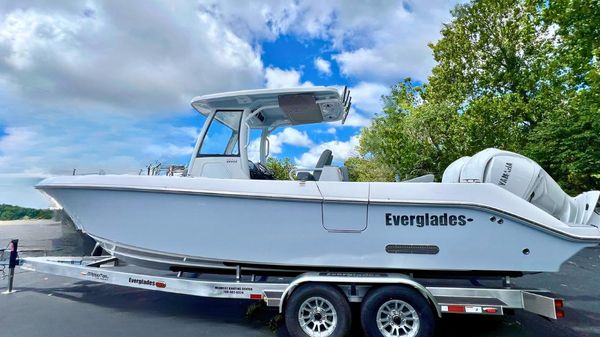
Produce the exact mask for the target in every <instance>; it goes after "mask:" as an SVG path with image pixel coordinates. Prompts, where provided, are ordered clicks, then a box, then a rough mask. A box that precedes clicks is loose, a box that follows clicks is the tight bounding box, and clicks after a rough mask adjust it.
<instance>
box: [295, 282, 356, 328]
mask: <svg viewBox="0 0 600 337" xmlns="http://www.w3.org/2000/svg"><path fill="white" fill-rule="evenodd" d="M351 315H352V314H351V311H350V304H349V303H348V301H347V300H346V296H344V294H342V293H341V292H340V290H339V289H337V288H336V287H334V286H332V285H329V284H306V285H303V286H300V287H299V288H298V289H296V290H294V292H292V294H291V296H290V298H289V300H288V302H287V304H286V307H285V324H286V326H287V329H288V332H289V333H290V335H292V336H294V337H304V336H319V337H345V336H347V335H348V334H349V333H350V327H351V320H352V318H351Z"/></svg>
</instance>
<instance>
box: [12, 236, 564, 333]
mask: <svg viewBox="0 0 600 337" xmlns="http://www.w3.org/2000/svg"><path fill="white" fill-rule="evenodd" d="M17 248H18V241H17V240H13V241H12V242H11V244H10V246H9V248H8V254H6V253H7V252H6V250H5V251H4V252H1V253H3V254H2V255H4V259H0V266H5V267H8V269H9V271H8V291H6V292H5V293H4V294H6V293H11V292H13V286H14V278H15V272H14V271H15V268H16V267H19V268H21V269H23V270H28V271H35V272H39V273H45V274H51V275H57V276H64V277H69V278H74V279H79V280H84V281H91V282H98V283H105V284H111V285H117V286H124V287H131V288H137V289H145V290H153V291H162V292H168V293H177V294H185V295H193V296H202V297H211V298H224V299H225V298H228V299H247V300H256V301H264V303H265V304H266V306H268V307H275V308H278V310H279V312H280V313H283V314H284V315H285V320H286V325H287V326H288V330H289V331H290V334H291V335H292V336H312V335H318V333H322V332H324V331H327V329H330V328H331V327H332V326H333V328H342V327H343V325H344V322H345V321H347V322H350V319H351V318H350V316H351V311H350V310H347V311H346V310H345V309H344V308H343V307H344V306H346V307H348V308H349V303H361V320H362V321H363V322H362V323H363V328H364V329H365V332H367V334H368V335H369V336H376V335H377V334H376V331H377V330H375V333H369V331H370V330H369V328H371V330H373V329H377V328H379V331H382V329H383V330H384V331H388V332H398V333H400V334H399V336H402V332H404V331H407V332H410V329H411V327H412V328H415V325H414V324H415V323H414V321H412V322H413V323H411V319H413V320H415V318H416V321H417V322H420V323H416V324H417V325H416V327H417V329H419V324H420V329H421V330H422V331H420V332H421V333H422V334H417V335H416V336H419V337H420V336H424V337H430V336H432V335H433V331H434V326H435V324H436V321H437V318H439V317H442V315H446V314H469V315H492V316H493V315H496V316H498V315H504V314H506V313H509V312H510V311H512V310H515V309H522V310H525V311H528V312H532V313H535V314H538V315H540V316H543V317H546V318H550V319H559V318H563V317H564V311H563V305H564V303H563V300H562V299H561V298H559V297H556V296H554V295H553V294H551V293H550V292H548V291H545V290H538V289H518V288H514V287H513V286H512V285H511V284H510V282H508V281H509V279H508V278H507V279H506V280H504V282H503V285H502V286H501V287H483V286H480V285H477V284H475V283H473V284H471V285H470V286H436V282H435V281H431V280H420V279H418V280H417V279H413V278H411V277H410V276H409V275H405V274H396V273H359V272H348V273H344V272H307V273H303V274H301V275H299V276H296V277H275V276H260V275H254V274H244V273H243V270H242V268H240V267H238V268H237V269H236V272H235V274H233V273H232V274H231V275H222V274H196V273H188V272H186V273H183V272H179V273H173V272H166V271H165V272H164V274H157V273H161V271H156V270H151V269H145V268H139V267H137V266H133V265H125V264H124V263H122V261H120V260H119V259H117V258H115V257H112V256H86V257H61V256H59V257H25V258H18V254H17ZM6 255H8V256H6ZM6 257H8V258H6ZM188 275H189V276H188ZM332 289H333V290H334V292H335V291H337V292H338V294H340V295H341V297H340V298H341V300H340V299H338V300H340V301H341V302H340V303H342V308H340V307H338V308H336V305H338V304H337V303H336V301H335V300H332V299H329V300H328V301H321V302H319V301H318V300H317V301H316V302H315V301H313V303H309V302H307V301H309V300H310V299H313V298H319V297H318V296H319V295H318V294H321V293H323V294H324V295H323V297H324V298H326V299H327V298H328V297H327V296H326V294H327V292H328V291H330V290H332ZM386 291H388V292H389V291H391V292H392V293H394V292H395V293H398V294H399V302H391V301H388V302H386V303H391V304H387V305H388V307H390V308H392V311H390V316H389V318H390V323H389V327H386V326H385V324H388V322H387V321H377V324H378V326H376V324H372V325H373V326H372V327H367V326H365V325H367V324H368V323H367V322H365V319H366V318H365V317H370V316H369V315H370V311H373V313H371V314H374V312H377V314H378V316H380V314H381V308H383V307H385V305H383V306H382V304H381V303H379V304H378V305H376V306H375V307H374V308H366V306H372V304H373V303H372V302H374V301H375V300H374V299H373V297H374V295H373V293H378V292H381V293H386ZM303 294H309V295H308V296H309V297H310V298H309V299H306V300H305V297H306V296H304V297H302V295H303ZM298 296H300V297H301V298H300V299H298V298H297V297H298ZM386 296H388V297H389V296H390V295H389V294H388V295H386ZM375 297H376V296H375ZM392 297H393V296H392ZM410 299H413V301H412V303H411V300H410ZM302 300H304V302H303V303H300V302H302ZM343 302H345V304H344V303H343ZM375 302H377V301H375ZM422 303H425V306H423V305H422ZM398 304H407V307H408V308H410V310H408V311H405V312H402V310H404V309H400V311H394V310H393V308H394V306H396V308H398ZM378 307H379V308H380V310H379V311H377V308H378ZM424 307H428V309H427V308H425V311H427V310H428V311H429V312H430V315H431V316H432V317H431V319H428V318H427V312H422V311H423V308H424ZM332 309H333V310H334V311H335V312H337V314H336V322H331V321H330V322H329V323H328V321H327V313H328V312H331V310H332ZM289 311H292V313H293V314H290V315H287V312H289ZM302 312H305V314H303V315H300V316H299V315H298V313H302ZM384 313H385V311H384ZM395 314H397V315H395ZM384 315H385V314H384ZM394 315H395V316H394ZM411 315H412V316H411ZM288 316H290V317H288ZM344 316H348V317H344ZM373 317H375V316H373ZM289 320H292V322H290V321H289ZM303 320H304V321H303ZM298 321H299V322H298ZM295 322H298V324H297V326H296V328H295V329H294V328H292V329H290V325H296V324H294V323H295ZM334 323H335V324H334ZM382 323H383V325H382ZM411 324H413V325H411ZM347 326H348V327H347V328H348V331H349V329H350V325H349V324H347ZM298 327H299V328H298ZM382 327H383V328H382ZM385 329H388V330H385ZM391 335H398V334H394V333H391Z"/></svg>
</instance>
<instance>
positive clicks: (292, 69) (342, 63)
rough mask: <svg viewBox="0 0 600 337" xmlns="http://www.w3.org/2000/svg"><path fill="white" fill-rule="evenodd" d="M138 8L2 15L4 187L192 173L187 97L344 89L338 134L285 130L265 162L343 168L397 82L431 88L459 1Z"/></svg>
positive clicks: (20, 10)
mask: <svg viewBox="0 0 600 337" xmlns="http://www.w3.org/2000/svg"><path fill="white" fill-rule="evenodd" d="M140 3H141V1H140ZM143 4H144V5H143V6H140V5H139V3H137V2H136V1H127V2H103V1H96V0H88V1H85V2H71V1H52V2H39V1H33V0H31V1H29V0H23V1H18V2H2V3H1V4H0V176H1V177H0V178H2V179H5V181H6V179H12V180H13V181H15V180H18V179H22V180H23V181H27V182H30V181H31V180H30V178H32V177H33V178H40V177H45V176H49V175H57V174H68V173H69V172H71V171H72V169H73V168H77V169H78V170H80V171H83V172H93V171H97V170H100V169H102V170H104V171H105V172H109V173H111V172H114V173H134V172H137V171H138V170H139V169H141V168H143V167H144V166H145V165H147V164H149V163H151V162H153V161H155V160H158V161H160V162H162V163H187V162H188V159H189V156H190V154H191V151H192V146H193V143H194V142H195V136H196V134H197V132H198V130H199V128H200V126H201V124H202V122H203V118H202V117H201V116H200V115H199V114H198V113H197V112H195V111H194V110H193V109H192V108H191V107H190V106H189V102H190V100H191V99H192V98H193V97H194V96H197V95H203V94H210V93H215V92H222V91H231V90H241V89H252V88H263V87H271V88H277V87H297V86H311V85H325V86H335V87H339V88H341V87H343V86H344V85H347V86H348V87H350V88H351V90H352V93H353V103H354V105H353V107H354V108H353V109H352V111H351V114H350V117H349V119H348V122H347V123H346V125H345V126H341V125H339V124H321V125H309V126H302V127H298V128H294V129H291V128H290V129H281V130H278V131H277V132H275V134H274V135H273V136H272V139H271V145H272V151H271V152H272V155H273V156H276V157H279V158H283V157H289V158H291V159H292V160H293V161H294V162H295V163H296V164H297V165H300V166H311V165H312V164H314V162H315V161H316V159H317V157H318V155H319V154H320V152H321V151H322V150H323V149H325V148H330V149H331V150H333V152H334V157H335V159H336V160H337V161H340V162H342V161H343V160H345V159H346V158H348V157H349V156H351V155H353V154H355V146H356V145H357V144H358V135H359V133H360V130H361V128H363V127H365V126H368V125H369V123H370V121H371V119H372V118H373V116H374V115H375V114H376V113H378V112H379V111H380V110H381V102H380V96H381V95H383V94H386V93H387V92H388V91H389V87H390V86H391V85H393V84H394V83H396V82H398V81H399V80H401V79H403V78H404V77H408V76H410V77H412V78H413V79H415V80H418V81H426V79H427V76H428V75H429V73H430V71H431V67H432V66H433V65H434V61H433V58H432V55H431V52H430V50H429V48H428V47H427V43H429V42H432V41H435V40H436V39H438V38H439V30H440V28H441V25H442V24H443V22H446V21H448V20H449V18H450V14H449V11H450V9H451V8H452V7H453V6H454V5H455V1H448V0H435V1H428V2H422V1H421V2H419V1H383V0H381V1H375V0H374V1H351V0H348V1H341V0H340V1H336V0H332V1H316V0H305V1H296V0H283V1H275V0H263V1H252V2H247V3H244V2H239V1H217V0H199V1H195V2H193V1H170V2H161V1H144V2H143ZM13 185H14V184H13ZM7 194H10V193H5V194H4V195H7ZM1 198H4V197H2V196H1V195H0V199H1ZM5 199H6V198H5ZM21 199H23V198H21ZM7 201H10V200H4V199H2V200H0V203H1V202H7Z"/></svg>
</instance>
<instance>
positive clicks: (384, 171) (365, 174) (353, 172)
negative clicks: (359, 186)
mask: <svg viewBox="0 0 600 337" xmlns="http://www.w3.org/2000/svg"><path fill="white" fill-rule="evenodd" d="M344 166H346V168H347V169H348V176H349V178H350V181H394V180H395V176H394V171H392V169H391V168H389V167H388V166H387V164H385V163H384V162H383V161H381V160H378V159H377V158H365V157H362V156H361V157H350V158H348V159H347V160H346V162H345V163H344Z"/></svg>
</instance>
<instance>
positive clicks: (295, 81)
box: [265, 67, 314, 89]
mask: <svg viewBox="0 0 600 337" xmlns="http://www.w3.org/2000/svg"><path fill="white" fill-rule="evenodd" d="M301 76H302V73H301V72H300V71H298V70H295V69H289V70H283V69H279V68H275V67H268V68H267V69H266V70H265V81H266V87H267V88H273V89H279V88H298V87H312V86H314V84H312V83H311V82H310V81H306V82H301V81H300V77H301Z"/></svg>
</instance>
